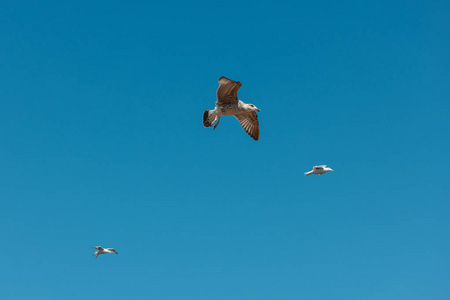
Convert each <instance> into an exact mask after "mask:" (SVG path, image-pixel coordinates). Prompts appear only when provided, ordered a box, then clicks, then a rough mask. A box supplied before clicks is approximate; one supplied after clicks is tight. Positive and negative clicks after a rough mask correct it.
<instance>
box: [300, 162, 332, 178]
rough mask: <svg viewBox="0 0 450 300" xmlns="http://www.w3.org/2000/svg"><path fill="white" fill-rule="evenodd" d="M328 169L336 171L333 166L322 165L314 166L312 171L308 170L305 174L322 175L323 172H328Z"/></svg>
mask: <svg viewBox="0 0 450 300" xmlns="http://www.w3.org/2000/svg"><path fill="white" fill-rule="evenodd" d="M328 171H334V170H333V169H332V168H327V165H321V166H314V167H313V169H312V171H309V172H306V173H305V175H306V176H308V175H311V174H315V175H322V174H323V173H326V172H328Z"/></svg>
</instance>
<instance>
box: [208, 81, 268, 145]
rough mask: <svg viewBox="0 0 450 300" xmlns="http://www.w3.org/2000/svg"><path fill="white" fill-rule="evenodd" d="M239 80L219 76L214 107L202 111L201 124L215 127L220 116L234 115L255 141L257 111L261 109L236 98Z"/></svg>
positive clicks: (257, 125)
mask: <svg viewBox="0 0 450 300" xmlns="http://www.w3.org/2000/svg"><path fill="white" fill-rule="evenodd" d="M241 85H242V84H241V83H240V82H239V81H233V80H231V79H228V78H226V77H223V76H222V77H220V78H219V88H218V89H217V101H216V108H214V109H213V110H205V112H204V113H203V125H204V126H205V127H211V126H212V125H213V124H214V123H215V122H216V121H217V123H216V125H214V129H216V127H217V125H219V121H220V117H222V116H234V117H235V118H236V119H238V121H239V123H241V126H242V128H244V130H245V132H247V133H248V135H249V136H251V137H252V138H253V139H254V140H255V141H257V140H258V139H259V123H258V115H257V114H256V112H257V111H259V112H260V111H261V110H260V109H259V108H257V107H256V106H254V105H253V104H247V103H244V102H242V101H241V100H239V99H238V95H237V93H238V90H239V88H240V87H241Z"/></svg>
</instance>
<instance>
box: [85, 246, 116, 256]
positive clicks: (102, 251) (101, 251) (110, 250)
mask: <svg viewBox="0 0 450 300" xmlns="http://www.w3.org/2000/svg"><path fill="white" fill-rule="evenodd" d="M91 248H94V249H95V250H97V252H95V253H94V254H92V255H94V256H95V258H97V256H99V255H100V254H107V253H115V254H119V253H117V251H116V250H114V249H113V248H102V247H100V246H95V247H91Z"/></svg>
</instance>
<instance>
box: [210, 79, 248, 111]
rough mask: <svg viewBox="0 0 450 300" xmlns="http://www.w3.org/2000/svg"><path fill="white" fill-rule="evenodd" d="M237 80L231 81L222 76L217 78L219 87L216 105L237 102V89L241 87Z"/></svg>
mask: <svg viewBox="0 0 450 300" xmlns="http://www.w3.org/2000/svg"><path fill="white" fill-rule="evenodd" d="M241 85H242V84H241V83H240V82H239V81H233V80H231V79H228V78H226V77H224V76H222V77H220V78H219V88H218V89H217V101H216V105H221V104H226V103H237V102H238V96H237V93H238V90H239V88H240V87H241Z"/></svg>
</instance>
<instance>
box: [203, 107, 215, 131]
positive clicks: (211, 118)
mask: <svg viewBox="0 0 450 300" xmlns="http://www.w3.org/2000/svg"><path fill="white" fill-rule="evenodd" d="M216 121H217V113H216V111H215V110H205V112H204V113H203V126H205V127H211V126H213V124H214V123H215V122H216Z"/></svg>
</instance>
